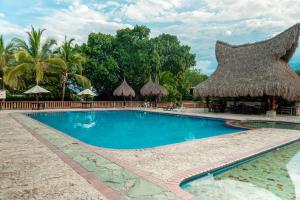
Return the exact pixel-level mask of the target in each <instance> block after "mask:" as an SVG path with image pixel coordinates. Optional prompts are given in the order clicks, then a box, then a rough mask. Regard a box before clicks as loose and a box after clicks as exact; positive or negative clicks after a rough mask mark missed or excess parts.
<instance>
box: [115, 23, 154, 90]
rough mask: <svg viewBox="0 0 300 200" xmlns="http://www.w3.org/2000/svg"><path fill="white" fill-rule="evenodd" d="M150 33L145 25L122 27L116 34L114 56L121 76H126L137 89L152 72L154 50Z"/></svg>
mask: <svg viewBox="0 0 300 200" xmlns="http://www.w3.org/2000/svg"><path fill="white" fill-rule="evenodd" d="M149 34H150V29H149V28H147V27H145V26H135V27H134V28H133V29H129V28H126V29H120V30H118V31H117V34H116V39H115V48H114V54H113V57H114V58H115V60H116V61H117V63H118V65H119V68H120V76H125V77H126V79H127V80H128V81H129V82H130V83H131V84H132V85H131V86H132V87H133V88H134V89H135V90H136V91H139V90H140V88H141V87H142V85H143V84H144V83H145V81H146V80H147V79H148V78H149V75H150V73H151V72H152V70H151V68H152V67H151V63H150V60H151V59H152V60H153V56H152V55H151V54H152V53H154V52H153V50H152V49H151V43H150V40H149ZM152 62H153V61H152Z"/></svg>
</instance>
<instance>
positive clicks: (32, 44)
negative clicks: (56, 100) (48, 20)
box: [5, 27, 64, 88]
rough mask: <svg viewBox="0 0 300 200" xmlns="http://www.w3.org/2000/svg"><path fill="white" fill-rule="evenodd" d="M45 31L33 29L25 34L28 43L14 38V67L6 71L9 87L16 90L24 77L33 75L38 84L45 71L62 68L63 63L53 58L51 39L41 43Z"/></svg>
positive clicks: (22, 82) (53, 41) (52, 41)
mask: <svg viewBox="0 0 300 200" xmlns="http://www.w3.org/2000/svg"><path fill="white" fill-rule="evenodd" d="M44 31H45V29H42V30H41V29H38V30H36V29H34V27H31V31H30V32H27V36H28V41H27V42H28V43H26V42H25V41H23V40H21V39H19V38H14V39H13V42H14V43H15V44H16V47H17V48H18V50H17V51H16V52H15V54H14V56H15V60H16V62H17V64H16V66H14V67H12V68H11V69H10V70H7V76H6V78H5V79H6V82H7V84H8V85H9V86H11V87H13V88H16V87H20V86H21V85H23V84H24V83H25V82H24V78H25V77H26V75H29V76H31V75H32V74H33V75H34V79H35V83H36V84H39V83H41V82H42V81H43V79H44V74H45V72H46V71H47V70H50V69H49V68H51V70H55V69H57V68H61V67H63V66H64V62H63V61H62V59H60V58H59V57H56V56H53V54H52V51H51V49H52V47H53V46H54V45H55V44H56V41H55V40H53V39H47V40H46V41H45V42H44V43H42V42H41V40H42V34H43V32H44Z"/></svg>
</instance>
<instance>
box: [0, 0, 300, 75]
mask: <svg viewBox="0 0 300 200" xmlns="http://www.w3.org/2000/svg"><path fill="white" fill-rule="evenodd" d="M299 22H300V0H259V1H258V0H120V1H112V0H0V35H3V36H4V37H5V39H6V40H9V39H11V38H13V37H21V38H25V37H26V34H25V32H26V31H28V30H29V28H30V26H31V25H33V26H35V27H38V28H45V29H47V31H46V32H45V35H46V37H51V38H55V39H57V40H58V41H62V40H63V39H64V36H65V35H67V36H68V37H73V38H75V39H76V41H77V42H78V43H82V42H85V41H86V39H87V37H88V34H89V33H90V32H102V33H108V34H115V31H116V30H117V29H120V28H125V27H130V28H132V27H133V26H135V25H136V24H138V25H146V26H147V27H149V28H150V29H151V37H155V36H157V35H159V34H161V33H169V34H174V35H177V36H178V38H179V39H180V41H181V43H182V44H186V45H189V46H191V48H192V49H191V51H192V53H195V54H196V61H197V65H196V66H195V67H196V68H198V69H200V70H201V71H202V72H203V73H206V74H208V75H209V74H211V73H212V72H213V71H214V70H215V69H216V67H217V61H216V58H215V43H216V41H217V40H222V41H225V42H228V43H232V44H244V43H252V42H255V41H260V40H264V39H268V38H270V37H273V36H274V35H276V34H278V33H280V32H282V31H284V30H285V29H287V28H289V27H290V26H292V25H294V24H296V23H299ZM290 64H291V65H292V67H293V68H294V69H300V50H298V51H297V52H296V54H295V55H294V57H293V58H292V60H291V62H290Z"/></svg>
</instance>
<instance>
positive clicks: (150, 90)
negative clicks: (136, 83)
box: [140, 78, 169, 96]
mask: <svg viewBox="0 0 300 200" xmlns="http://www.w3.org/2000/svg"><path fill="white" fill-rule="evenodd" d="M140 92H141V95H143V96H167V95H168V94H169V92H168V90H167V89H166V88H165V87H163V86H161V85H159V84H158V83H156V82H153V81H152V79H151V78H150V80H149V81H148V82H147V83H146V84H145V85H144V86H143V87H142V88H141V91H140Z"/></svg>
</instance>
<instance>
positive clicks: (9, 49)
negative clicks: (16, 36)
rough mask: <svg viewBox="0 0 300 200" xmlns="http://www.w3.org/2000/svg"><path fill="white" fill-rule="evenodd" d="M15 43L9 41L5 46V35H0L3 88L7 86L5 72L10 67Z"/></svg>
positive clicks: (0, 64)
mask: <svg viewBox="0 0 300 200" xmlns="http://www.w3.org/2000/svg"><path fill="white" fill-rule="evenodd" d="M13 49H14V46H13V43H9V44H7V45H6V46H5V44H4V39H3V36H2V35H1V36H0V73H1V79H2V88H3V89H4V88H5V83H4V74H5V72H6V70H7V68H8V65H9V62H10V60H11V58H12V54H13Z"/></svg>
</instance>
